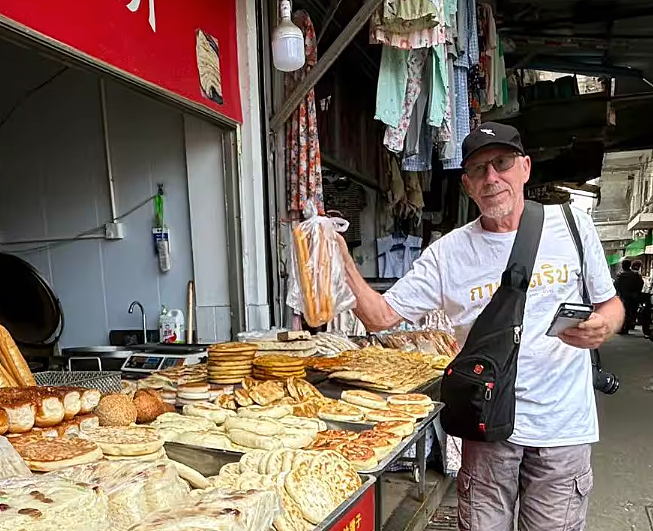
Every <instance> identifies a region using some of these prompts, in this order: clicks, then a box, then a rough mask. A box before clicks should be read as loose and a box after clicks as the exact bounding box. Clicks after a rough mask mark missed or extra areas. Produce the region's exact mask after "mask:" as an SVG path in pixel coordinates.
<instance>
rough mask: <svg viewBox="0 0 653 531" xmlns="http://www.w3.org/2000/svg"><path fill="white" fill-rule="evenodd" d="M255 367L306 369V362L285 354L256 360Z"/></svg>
mask: <svg viewBox="0 0 653 531" xmlns="http://www.w3.org/2000/svg"><path fill="white" fill-rule="evenodd" d="M254 366H255V367H277V368H290V367H304V360H302V359H298V358H293V357H292V356H286V355H283V354H278V355H271V356H263V357H261V358H256V359H255V360H254Z"/></svg>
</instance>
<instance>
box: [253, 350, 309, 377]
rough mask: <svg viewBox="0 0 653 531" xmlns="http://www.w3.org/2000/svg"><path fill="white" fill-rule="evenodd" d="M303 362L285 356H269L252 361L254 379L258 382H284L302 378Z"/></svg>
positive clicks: (303, 373)
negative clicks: (293, 378)
mask: <svg viewBox="0 0 653 531" xmlns="http://www.w3.org/2000/svg"><path fill="white" fill-rule="evenodd" d="M305 376H306V369H304V360H302V359H301V358H294V357H292V356H287V355H285V354H271V355H269V356H262V357H259V358H256V359H255V360H254V378H258V379H259V380H285V379H287V378H291V377H296V378H304V377H305Z"/></svg>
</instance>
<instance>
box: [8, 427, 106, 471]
mask: <svg viewBox="0 0 653 531" xmlns="http://www.w3.org/2000/svg"><path fill="white" fill-rule="evenodd" d="M10 440H11V444H12V445H13V446H14V448H15V449H16V451H17V452H18V454H19V455H20V456H21V457H22V458H23V461H25V464H26V465H27V466H28V467H29V469H30V470H32V471H34V472H51V471H54V470H61V469H63V468H67V467H70V466H74V465H80V464H84V463H92V462H94V461H98V460H100V459H102V456H103V454H102V450H101V449H100V448H99V446H98V445H97V444H95V443H94V442H92V441H89V440H84V439H79V438H72V437H59V438H53V437H45V436H43V435H40V434H36V433H34V434H29V435H24V436H21V437H12V438H11V439H10Z"/></svg>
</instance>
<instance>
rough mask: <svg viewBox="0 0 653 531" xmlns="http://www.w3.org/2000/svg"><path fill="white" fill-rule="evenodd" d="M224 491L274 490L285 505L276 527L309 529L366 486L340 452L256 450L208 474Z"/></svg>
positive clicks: (284, 530)
mask: <svg viewBox="0 0 653 531" xmlns="http://www.w3.org/2000/svg"><path fill="white" fill-rule="evenodd" d="M209 480H210V481H211V482H212V484H213V485H214V487H215V488H218V489H224V490H229V489H231V490H234V491H238V490H246V489H273V490H275V491H276V492H277V494H278V495H279V497H280V499H281V504H282V505H283V513H282V514H280V515H279V516H277V518H275V520H274V528H275V529H276V531H299V530H301V531H304V530H308V529H312V528H313V527H315V526H316V525H318V524H320V523H321V522H322V521H323V520H324V519H325V518H326V517H327V516H328V515H329V514H330V513H331V512H333V510H335V509H336V508H337V507H338V506H339V505H340V504H341V503H342V502H344V501H345V500H347V499H348V498H349V497H350V496H351V495H352V494H354V493H355V492H356V491H357V490H358V489H359V488H360V486H361V479H360V476H359V475H358V473H357V472H356V470H355V469H354V468H353V467H352V465H351V464H350V463H349V462H348V461H347V460H346V459H344V458H343V457H342V456H341V455H340V454H338V453H336V452H307V451H302V450H273V451H269V452H265V451H255V452H251V453H249V454H247V455H245V456H243V457H242V458H241V461H240V463H234V464H230V465H225V466H224V467H223V468H222V469H221V470H220V474H219V475H218V476H216V477H214V478H209Z"/></svg>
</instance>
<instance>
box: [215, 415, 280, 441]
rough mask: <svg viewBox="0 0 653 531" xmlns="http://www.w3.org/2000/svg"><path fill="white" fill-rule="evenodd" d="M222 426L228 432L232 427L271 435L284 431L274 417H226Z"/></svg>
mask: <svg viewBox="0 0 653 531" xmlns="http://www.w3.org/2000/svg"><path fill="white" fill-rule="evenodd" d="M224 427H225V429H226V430H227V433H229V432H230V431H231V430H233V429H237V430H245V431H251V432H252V433H255V434H258V435H265V436H267V437H271V436H274V435H279V434H281V433H283V432H284V426H283V424H281V423H280V422H277V421H276V420H274V419H263V418H259V419H249V418H246V417H232V418H228V419H227V421H226V422H225V423H224Z"/></svg>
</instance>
